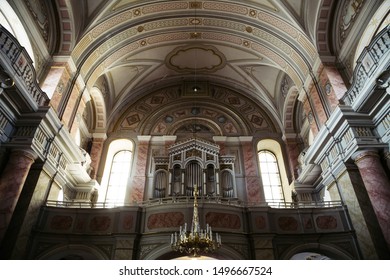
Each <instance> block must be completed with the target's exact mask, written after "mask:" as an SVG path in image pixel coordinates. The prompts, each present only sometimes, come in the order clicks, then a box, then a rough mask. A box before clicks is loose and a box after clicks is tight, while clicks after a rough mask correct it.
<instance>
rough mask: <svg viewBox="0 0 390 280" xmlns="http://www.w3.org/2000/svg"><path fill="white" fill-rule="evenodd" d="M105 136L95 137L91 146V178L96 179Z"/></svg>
mask: <svg viewBox="0 0 390 280" xmlns="http://www.w3.org/2000/svg"><path fill="white" fill-rule="evenodd" d="M105 140H106V138H105V137H103V138H93V139H92V147H91V152H90V155H91V161H92V162H91V174H90V176H91V178H92V179H96V175H97V171H98V168H99V164H100V159H101V157H102V151H103V145H104V141H105Z"/></svg>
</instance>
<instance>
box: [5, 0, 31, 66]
mask: <svg viewBox="0 0 390 280" xmlns="http://www.w3.org/2000/svg"><path fill="white" fill-rule="evenodd" d="M0 24H1V25H2V26H4V28H6V29H7V30H8V31H9V32H10V33H11V34H12V35H13V36H14V37H15V38H16V39H18V41H19V43H20V45H22V46H23V47H24V48H25V49H26V51H27V53H28V55H29V56H30V58H31V59H32V61H33V64H35V58H34V52H33V48H32V46H31V43H30V40H29V38H28V36H27V33H26V30H25V29H24V27H23V24H22V22H21V21H20V20H19V18H18V16H17V15H16V13H15V12H14V10H13V9H12V7H11V6H10V5H9V4H8V2H7V1H6V0H0Z"/></svg>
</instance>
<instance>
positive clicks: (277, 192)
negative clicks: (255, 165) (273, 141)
mask: <svg viewBox="0 0 390 280" xmlns="http://www.w3.org/2000/svg"><path fill="white" fill-rule="evenodd" d="M258 157H259V165H260V176H261V180H262V182H263V188H264V194H265V201H267V202H282V201H284V197H283V190H282V183H281V180H280V172H279V166H278V160H277V158H276V156H275V155H274V154H273V153H271V152H270V151H266V150H262V151H260V152H259V153H258Z"/></svg>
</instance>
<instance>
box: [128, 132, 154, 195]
mask: <svg viewBox="0 0 390 280" xmlns="http://www.w3.org/2000/svg"><path fill="white" fill-rule="evenodd" d="M150 139H151V137H150V136H138V145H137V153H136V160H135V165H134V168H135V172H134V177H133V182H132V184H131V190H130V202H142V201H143V200H144V193H145V184H146V165H147V162H148V155H149V144H150Z"/></svg>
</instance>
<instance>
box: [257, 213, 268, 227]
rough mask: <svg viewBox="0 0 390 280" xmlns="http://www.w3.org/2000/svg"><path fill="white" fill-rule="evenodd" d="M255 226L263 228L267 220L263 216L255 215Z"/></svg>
mask: <svg viewBox="0 0 390 280" xmlns="http://www.w3.org/2000/svg"><path fill="white" fill-rule="evenodd" d="M255 227H256V228H257V229H265V228H266V227H267V220H266V218H264V216H257V217H256V218H255Z"/></svg>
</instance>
